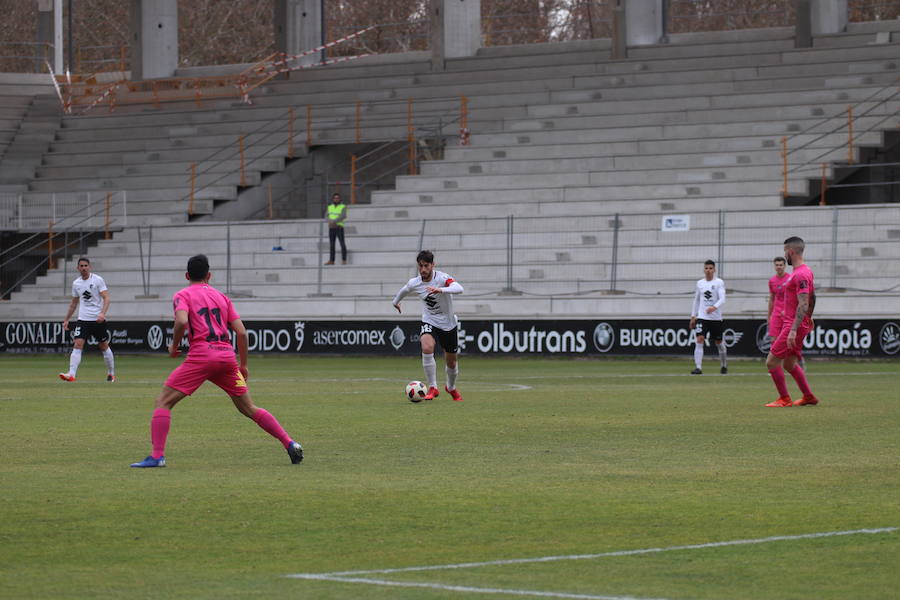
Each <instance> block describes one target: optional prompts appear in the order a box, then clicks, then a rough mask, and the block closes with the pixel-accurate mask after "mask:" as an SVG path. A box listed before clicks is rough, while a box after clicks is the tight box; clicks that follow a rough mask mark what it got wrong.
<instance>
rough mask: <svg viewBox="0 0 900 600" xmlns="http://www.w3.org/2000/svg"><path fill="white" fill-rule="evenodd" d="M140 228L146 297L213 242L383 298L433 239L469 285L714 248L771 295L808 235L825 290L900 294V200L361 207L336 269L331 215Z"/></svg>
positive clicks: (683, 285) (537, 292) (132, 250)
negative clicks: (471, 209)
mask: <svg viewBox="0 0 900 600" xmlns="http://www.w3.org/2000/svg"><path fill="white" fill-rule="evenodd" d="M500 210H502V209H500V208H499V207H498V212H499V211H500ZM126 233H127V234H128V235H126V236H123V237H122V238H118V239H117V244H116V247H117V249H118V250H117V252H116V255H115V256H106V257H104V256H102V255H97V256H96V258H97V260H100V261H101V262H100V264H102V266H103V270H104V272H106V271H119V275H118V276H117V277H113V279H130V280H131V283H130V284H129V285H131V286H132V288H133V289H132V292H133V293H134V294H135V295H143V296H152V295H158V296H159V297H165V296H166V295H168V294H169V293H171V292H173V291H174V289H175V288H176V287H177V286H179V285H180V284H181V283H182V281H181V279H180V277H179V275H180V274H181V273H182V272H183V270H184V267H183V261H184V260H186V258H187V257H188V256H190V255H191V254H195V253H197V252H204V253H206V254H207V255H208V256H209V257H210V261H211V264H215V265H216V267H215V271H216V280H217V281H218V282H219V285H221V286H222V287H223V288H224V289H226V290H227V291H229V292H231V293H235V294H236V295H243V296H258V297H282V298H292V297H306V296H313V297H315V296H335V297H349V296H352V297H357V298H366V297H382V296H384V295H386V294H387V295H389V294H392V293H393V292H394V291H396V290H395V289H394V288H395V287H397V286H399V285H400V284H401V283H402V282H403V281H405V279H406V278H408V277H412V276H414V266H415V265H414V262H415V255H416V253H417V252H418V251H419V250H420V249H429V250H432V251H433V252H434V253H435V256H436V259H437V264H438V268H440V269H442V270H445V271H447V272H449V273H451V274H453V275H454V276H455V277H457V278H458V279H459V280H460V281H462V282H463V283H464V285H466V290H467V292H466V293H467V296H475V297H477V296H479V295H495V294H500V295H525V296H534V297H550V296H552V297H578V296H584V295H591V294H593V295H607V294H629V295H634V296H656V295H677V294H689V293H692V292H693V285H692V283H693V281H695V280H696V279H699V278H700V277H701V276H702V275H703V263H704V261H706V260H707V259H712V260H714V261H715V262H716V263H717V266H718V273H719V275H720V276H721V277H722V278H723V279H724V280H725V281H726V283H727V286H728V288H729V290H731V291H733V292H738V293H751V294H764V293H766V287H765V282H766V281H767V280H768V279H769V277H771V275H772V274H773V267H772V262H773V259H774V258H775V257H776V256H780V255H782V254H783V241H784V240H785V239H786V238H787V237H790V236H795V235H796V236H800V237H802V238H803V239H804V240H805V241H806V243H807V251H806V259H807V262H808V263H809V264H810V265H811V267H812V268H813V270H814V271H815V273H816V279H817V285H818V287H819V289H822V290H834V291H841V290H847V291H862V292H869V293H873V294H876V293H894V294H896V293H898V292H900V206H877V207H872V206H862V207H824V208H819V207H816V208H778V209H771V210H752V211H751V210H729V211H725V210H718V211H694V212H691V213H678V214H674V213H618V214H603V215H581V214H579V215H559V216H540V217H514V216H498V217H489V218H475V217H470V218H454V219H391V220H382V221H377V220H367V221H361V222H354V221H353V211H352V210H351V211H350V219H349V221H348V229H347V236H346V237H347V245H348V248H349V252H350V261H349V264H348V265H347V266H324V263H325V261H326V260H327V258H328V247H329V242H328V228H327V224H326V223H325V222H324V221H310V220H304V221H254V222H240V223H204V224H191V225H178V226H166V227H140V228H136V229H132V230H130V233H128V232H127V231H126ZM123 248H124V250H123ZM338 251H339V249H338ZM138 271H139V272H140V279H139V280H138V277H137V272H138ZM53 281H56V279H55V275H54V278H53ZM119 285H120V287H121V286H122V285H124V283H123V282H121V281H120V283H119ZM126 295H127V294H126Z"/></svg>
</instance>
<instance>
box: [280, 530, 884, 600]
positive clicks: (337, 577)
mask: <svg viewBox="0 0 900 600" xmlns="http://www.w3.org/2000/svg"><path fill="white" fill-rule="evenodd" d="M898 530H900V527H881V528H877V529H852V530H848V531H826V532H822V533H804V534H800V535H776V536H771V537H765V538H752V539H743V540H730V541H725V542H707V543H705V544H688V545H684V546H667V547H662V548H642V549H638V550H618V551H614V552H600V553H597V554H569V555H565V556H541V557H536V558H514V559H508V560H490V561H484V562H470V563H456V564H449V565H431V566H423V567H404V568H398V569H372V570H367V571H337V572H334V573H295V574H292V575H286V577H289V578H292V579H306V580H311V581H332V582H335V583H361V584H366V585H380V586H386V587H406V588H428V589H435V590H443V591H448V592H463V593H466V592H469V593H476V594H505V595H509V596H532V597H537V598H566V599H572V600H664V599H662V598H656V599H649V598H637V597H635V596H606V595H593V594H572V593H566V592H546V591H539V590H517V589H501V588H479V587H471V586H463V585H447V584H443V583H430V582H414V581H389V580H384V579H371V578H367V577H356V576H357V575H367V574H373V573H408V572H412V571H436V570H446V569H467V568H474V567H486V566H494V565H517V564H525V563H538V562H552V561H562V560H585V559H592V558H604V557H610V556H636V555H640V554H654V553H659V552H675V551H679V550H701V549H704V548H722V547H725V546H742V545H748V544H767V543H770V542H783V541H790V540H809V539H817V538H826V537H835V536H844V535H858V534H869V535H871V534H878V533H892V532H894V531H898Z"/></svg>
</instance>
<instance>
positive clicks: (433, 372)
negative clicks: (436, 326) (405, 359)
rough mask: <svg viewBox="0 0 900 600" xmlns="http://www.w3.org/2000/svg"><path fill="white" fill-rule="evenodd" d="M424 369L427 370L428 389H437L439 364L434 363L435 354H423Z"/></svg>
mask: <svg viewBox="0 0 900 600" xmlns="http://www.w3.org/2000/svg"><path fill="white" fill-rule="evenodd" d="M422 368H424V369H425V379H426V380H427V382H428V387H430V388H436V387H437V363H436V362H434V353H432V354H425V353H424V352H423V353H422Z"/></svg>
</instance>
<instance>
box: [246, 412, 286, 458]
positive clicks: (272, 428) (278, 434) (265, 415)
mask: <svg viewBox="0 0 900 600" xmlns="http://www.w3.org/2000/svg"><path fill="white" fill-rule="evenodd" d="M253 420H254V421H256V424H257V425H259V426H260V427H262V428H263V429H264V430H265V431H266V433H268V434H269V435H271V436H272V437H273V438H276V439H277V440H278V441H279V442H281V445H282V446H284V447H285V448H287V447H288V444H290V443H291V436H289V435H288V434H287V432H286V431H285V430H284V428H283V427H282V426H281V425H280V424H279V423H278V419H276V418H275V417H274V416H272V413H270V412H269V411H267V410H266V409H264V408H260V409H258V410H257V411H256V414H254V415H253Z"/></svg>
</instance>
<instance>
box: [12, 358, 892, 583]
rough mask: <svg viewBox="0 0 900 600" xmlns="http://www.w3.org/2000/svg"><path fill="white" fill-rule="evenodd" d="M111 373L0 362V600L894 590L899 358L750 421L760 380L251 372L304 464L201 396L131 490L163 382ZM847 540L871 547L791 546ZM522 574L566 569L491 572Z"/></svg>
mask: <svg viewBox="0 0 900 600" xmlns="http://www.w3.org/2000/svg"><path fill="white" fill-rule="evenodd" d="M117 362H118V374H119V381H118V382H117V383H115V384H111V385H110V384H107V383H105V381H103V379H104V378H105V370H104V367H103V362H102V359H101V358H100V356H99V354H98V353H97V352H96V351H95V350H91V351H90V352H88V353H86V354H85V358H84V360H83V362H82V365H81V369H80V370H79V372H78V378H79V379H78V382H77V383H75V384H66V383H64V382H61V381H59V380H58V379H57V377H56V373H57V372H58V371H60V370H63V369H64V367H65V366H66V364H67V358H66V357H65V356H62V355H55V356H15V355H5V356H2V357H0V371H2V374H3V377H2V379H3V382H4V385H3V389H2V390H0V411H2V412H0V415H2V418H0V433H2V453H0V456H2V460H0V485H2V494H0V597H2V598H15V599H20V598H129V599H139V598H153V599H158V598H184V599H198V598H216V599H223V598H225V599H229V598H267V599H268V598H315V599H318V598H322V599H350V598H354V599H355V598H373V599H382V598H392V599H393V598H397V599H402V600H406V599H425V600H432V599H437V598H454V599H459V600H471V599H476V598H504V597H510V598H512V597H522V596H527V597H538V598H616V599H618V598H625V597H628V598H664V599H667V600H687V599H691V600H703V599H717V600H721V599H726V598H727V599H738V600H740V599H748V600H749V599H753V600H758V599H761V598H765V599H767V598H773V599H775V598H777V599H779V600H781V599H801V598H803V599H807V598H809V599H813V598H814V599H817V600H818V599H842V600H843V599H847V598H854V599H879V600H880V599H883V598H889V597H897V595H898V594H900V569H898V566H900V530H896V529H891V528H896V527H898V526H900V468H898V467H900V395H898V390H900V368H898V363H897V362H851V361H847V362H814V363H812V364H811V365H810V369H809V378H810V382H811V385H812V386H813V389H814V390H815V391H816V393H817V395H818V396H819V397H820V398H821V399H822V404H821V405H819V406H817V407H804V408H790V409H768V408H764V407H763V404H764V403H765V402H767V401H770V400H772V399H774V397H775V393H774V389H773V386H772V384H771V381H770V379H769V377H768V375H767V374H766V371H765V368H764V366H763V365H762V363H761V361H734V362H733V363H732V364H731V365H730V371H731V374H729V375H728V376H719V375H703V376H701V377H690V376H687V375H686V374H687V372H688V371H689V370H690V369H691V368H692V364H691V361H690V359H689V358H688V357H685V358H684V359H682V360H673V359H658V360H626V359H619V360H616V359H606V360H564V359H508V358H506V359H495V358H474V357H463V358H462V359H461V362H460V379H459V387H460V389H461V391H462V392H463V395H464V397H465V401H464V402H462V403H454V402H451V401H450V399H449V398H448V397H447V394H446V393H442V394H441V396H440V397H439V398H438V399H436V400H434V401H432V402H423V403H422V404H412V403H410V402H408V401H406V400H405V398H404V396H403V388H404V385H405V383H406V382H407V381H409V380H411V379H421V378H422V372H421V365H420V361H419V359H418V357H407V358H391V359H376V358H301V357H267V356H254V357H252V359H251V362H250V375H251V377H250V386H251V392H252V394H253V396H254V400H255V401H256V403H257V405H259V406H261V407H264V408H267V409H268V410H269V411H270V412H272V413H273V414H274V415H275V416H276V417H277V418H278V419H279V420H280V421H281V423H282V424H283V425H284V426H285V428H286V429H287V430H288V431H289V432H290V433H292V434H293V435H294V436H296V437H297V438H299V439H300V440H301V441H302V443H303V445H304V448H305V450H306V460H305V461H304V463H303V464H302V465H298V466H294V465H291V464H290V461H289V460H288V457H287V454H286V453H285V452H284V450H283V449H282V448H281V446H280V445H279V444H278V443H277V442H276V441H275V440H274V439H272V438H271V437H269V436H268V435H267V434H266V433H265V432H263V431H262V430H261V429H259V428H258V427H257V426H256V425H255V424H254V423H253V422H252V421H250V420H248V419H246V418H244V417H242V416H241V415H240V414H238V413H237V411H236V410H234V408H233V407H232V405H231V403H230V402H229V400H228V399H227V398H226V397H225V396H224V395H223V394H222V393H221V392H220V391H219V390H218V388H215V387H214V386H212V385H211V384H206V385H204V387H203V388H201V389H200V390H199V391H198V393H197V394H195V395H194V397H192V398H187V399H185V400H184V401H183V402H182V403H181V404H180V405H179V406H178V407H177V408H176V409H175V410H174V411H173V418H172V429H171V434H170V437H169V444H168V447H167V450H166V457H167V460H168V463H169V466H168V467H166V468H164V469H148V470H138V469H130V468H129V467H128V465H129V463H131V462H134V461H137V460H140V459H142V458H143V457H144V456H146V455H147V454H148V453H149V449H150V442H149V419H150V414H151V411H152V402H153V398H154V397H155V395H156V393H157V391H158V390H159V388H160V385H161V384H162V381H163V380H164V378H165V376H166V375H167V374H168V372H169V371H170V369H171V368H173V367H174V366H175V365H176V364H177V363H176V361H173V360H170V359H167V358H165V357H160V356H119V357H117ZM707 363H708V364H707V367H708V369H709V371H710V372H714V371H717V369H713V368H712V366H713V364H714V361H707ZM438 373H439V379H440V380H441V381H442V380H443V368H442V367H441V366H440V363H439V369H438ZM441 385H443V383H441ZM789 386H790V389H791V390H792V393H793V392H795V391H796V387H795V386H794V384H793V381H791V380H790V379H789ZM860 529H889V530H888V531H880V532H875V533H857V534H851V535H840V536H830V537H792V536H803V535H806V534H816V533H828V532H846V531H854V530H860ZM779 536H787V537H788V538H789V539H781V540H770V541H760V543H753V544H726V545H721V546H713V545H708V546H707V545H706V544H712V543H714V542H730V541H735V540H764V538H770V537H779ZM690 545H697V546H700V547H694V548H684V549H680V550H679V549H673V548H674V547H678V546H690ZM652 548H659V549H664V550H665V551H662V552H637V553H632V554H627V553H626V554H623V555H608V556H600V557H593V558H580V559H575V558H574V556H575V555H593V554H604V553H612V552H616V551H629V550H636V551H638V550H642V549H652ZM539 557H566V558H565V559H561V560H554V561H542V562H518V563H517V562H512V563H499V562H495V561H503V560H507V559H528V558H539ZM483 562H484V563H489V564H481V565H471V566H467V567H461V568H445V569H434V570H412V571H399V572H392V573H390V572H389V573H370V574H360V575H355V576H348V575H344V576H338V577H344V578H345V580H343V581H334V580H328V579H324V578H321V577H320V578H312V579H302V578H300V579H298V578H289V577H286V576H287V575H290V574H298V573H299V574H321V573H335V572H347V571H368V570H383V569H393V568H403V567H417V566H427V565H458V564H460V563H483ZM351 577H352V578H353V579H357V580H365V581H366V582H359V581H350V580H349V579H350V578H351ZM376 582H381V583H376ZM387 582H389V583H387Z"/></svg>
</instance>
